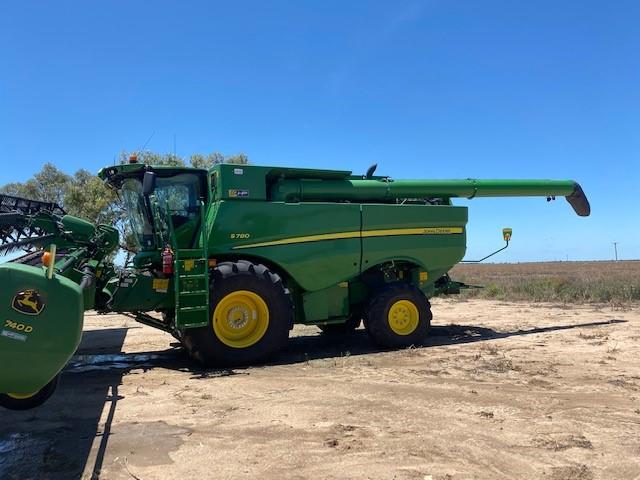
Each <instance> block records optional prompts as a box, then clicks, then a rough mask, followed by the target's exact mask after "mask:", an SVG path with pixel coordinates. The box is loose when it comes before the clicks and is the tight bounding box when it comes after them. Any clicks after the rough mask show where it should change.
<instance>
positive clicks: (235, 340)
mask: <svg viewBox="0 0 640 480" xmlns="http://www.w3.org/2000/svg"><path fill="white" fill-rule="evenodd" d="M292 324H293V311H292V307H291V301H290V298H289V292H288V291H287V290H286V289H285V287H284V285H283V283H282V279H281V278H280V276H279V275H278V274H276V273H274V272H272V271H270V270H269V269H268V268H267V267H265V266H264V265H261V264H254V263H251V262H248V261H245V260H240V261H237V262H224V263H221V264H219V265H218V266H217V267H216V268H215V269H214V270H213V273H212V280H211V285H210V293H209V325H207V326H205V327H199V328H190V329H186V330H185V331H184V332H183V335H182V341H183V344H184V345H185V346H186V347H187V349H188V350H189V352H190V354H191V356H192V357H193V358H195V359H196V360H197V361H198V362H200V363H202V364H203V365H205V366H231V365H245V364H250V363H256V362H263V361H265V360H266V359H268V358H269V357H270V356H271V355H273V354H274V353H275V352H276V351H278V350H279V349H280V348H281V347H282V346H283V345H284V344H285V343H286V341H287V339H288V336H289V329H290V328H291V326H292Z"/></svg>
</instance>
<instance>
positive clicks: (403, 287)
mask: <svg viewBox="0 0 640 480" xmlns="http://www.w3.org/2000/svg"><path fill="white" fill-rule="evenodd" d="M432 317H433V316H432V314H431V305H430V304H429V301H428V300H427V298H426V297H425V296H424V294H423V293H422V291H420V290H419V289H418V288H416V287H414V286H413V285H410V284H407V283H392V284H389V285H387V286H385V287H383V288H382V289H381V290H379V291H378V292H377V293H376V294H374V296H373V298H372V299H371V300H370V301H369V304H368V305H367V308H366V310H365V315H364V325H365V327H366V329H367V332H368V333H369V336H370V337H371V338H372V339H373V341H374V342H375V343H377V344H378V345H380V346H381V347H384V348H402V347H409V346H411V345H419V344H421V343H422V342H423V341H424V339H425V337H426V336H427V334H428V333H429V327H430V325H431V318H432Z"/></svg>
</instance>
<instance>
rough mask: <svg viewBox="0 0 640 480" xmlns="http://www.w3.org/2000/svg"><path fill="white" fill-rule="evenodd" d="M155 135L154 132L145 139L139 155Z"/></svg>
mask: <svg viewBox="0 0 640 480" xmlns="http://www.w3.org/2000/svg"><path fill="white" fill-rule="evenodd" d="M155 134H156V131H155V130H154V131H153V133H152V134H151V135H150V136H149V138H147V141H146V142H144V145H142V148H141V149H140V153H142V152H143V151H144V149H145V147H146V146H147V145H149V142H150V141H151V139H152V138H153V136H154V135H155Z"/></svg>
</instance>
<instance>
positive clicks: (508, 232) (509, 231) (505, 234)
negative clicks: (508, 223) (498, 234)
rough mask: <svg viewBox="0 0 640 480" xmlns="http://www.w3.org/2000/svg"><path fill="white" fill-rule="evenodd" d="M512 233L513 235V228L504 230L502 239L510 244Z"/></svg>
mask: <svg viewBox="0 0 640 480" xmlns="http://www.w3.org/2000/svg"><path fill="white" fill-rule="evenodd" d="M512 233H513V230H512V229H511V228H503V229H502V238H504V241H505V242H507V243H509V240H511V234H512Z"/></svg>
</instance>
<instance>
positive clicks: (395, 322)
mask: <svg viewBox="0 0 640 480" xmlns="http://www.w3.org/2000/svg"><path fill="white" fill-rule="evenodd" d="M374 170H375V167H372V168H371V169H369V171H368V172H367V174H365V175H360V176H358V175H352V173H351V172H349V171H338V170H315V169H302V168H279V167H264V166H244V165H243V166H239V165H232V164H223V165H217V166H215V167H213V168H212V169H210V170H204V169H195V168H175V167H166V166H151V165H144V164H141V163H137V160H136V159H135V158H133V157H132V159H131V163H129V164H123V165H118V166H113V167H107V168H103V169H102V170H100V172H99V173H98V175H99V177H100V178H101V179H103V180H104V181H105V183H106V184H107V185H108V186H109V187H111V188H114V189H116V190H117V191H118V192H119V195H120V197H121V199H122V201H123V202H124V205H125V208H126V210H127V214H128V219H129V221H130V226H131V230H132V232H133V234H134V236H135V240H136V242H137V244H138V249H137V253H136V255H135V257H134V258H133V264H132V266H131V267H130V268H125V269H120V268H116V267H114V265H113V264H112V263H111V260H110V259H111V258H112V257H113V254H114V252H115V251H116V250H117V249H118V248H119V238H118V231H117V230H116V229H115V228H114V227H112V226H110V225H93V224H91V223H89V222H86V221H84V220H82V219H80V218H76V217H73V216H70V215H67V214H65V212H64V210H63V209H62V208H61V207H59V206H58V205H56V204H51V203H44V202H37V201H32V200H27V199H22V198H17V197H11V196H7V195H0V249H1V251H3V252H5V253H6V252H8V251H10V250H19V249H22V250H25V251H26V254H24V255H23V256H21V257H19V258H17V259H14V260H13V261H10V262H7V263H4V264H2V265H0V284H2V285H3V288H2V290H1V291H0V305H1V306H2V312H3V313H4V315H3V317H2V319H1V321H2V325H1V326H0V392H3V393H0V405H2V406H5V407H7V408H11V409H27V408H32V407H35V406H38V405H40V404H42V403H43V402H44V401H45V400H47V398H49V397H50V396H51V394H52V393H53V391H54V390H55V387H56V384H57V381H58V377H59V374H60V371H61V370H62V369H63V368H64V366H65V365H66V364H67V362H68V361H69V359H70V358H71V356H72V355H73V353H74V352H75V350H76V348H77V347H78V344H79V342H80V339H81V336H82V326H83V313H84V311H86V310H89V309H95V310H96V311H98V312H104V313H106V312H118V313H122V314H125V315H129V316H131V317H133V318H135V319H136V320H137V321H139V322H141V323H143V324H145V325H150V326H153V327H156V328H159V329H161V330H164V331H166V332H170V333H171V334H173V335H174V336H175V337H177V338H178V339H179V340H180V341H181V343H182V344H183V345H184V347H185V348H186V350H187V351H188V352H189V353H190V354H191V356H192V357H193V358H194V359H195V360H197V361H198V362H200V363H202V364H204V365H206V366H213V365H241V364H249V363H255V362H262V361H264V360H265V359H267V358H268V357H269V356H270V355H272V354H274V353H275V352H277V351H278V350H279V349H280V348H282V347H283V345H284V344H285V343H286V341H287V338H288V335H289V331H290V330H291V328H292V327H293V325H294V324H295V323H301V324H307V325H317V326H318V327H319V328H320V329H321V330H322V331H323V332H325V333H327V334H338V333H341V332H342V333H345V332H350V331H353V330H354V329H356V328H357V327H358V326H359V325H360V323H361V321H362V320H364V325H365V327H366V329H367V332H368V333H369V335H370V337H371V339H372V340H373V341H374V342H376V343H377V344H378V345H380V346H382V347H386V348H400V347H406V346H410V345H417V344H420V343H421V342H422V341H423V340H424V338H425V337H426V335H427V334H428V331H429V325H430V322H431V318H432V314H431V309H430V304H429V298H430V297H433V296H435V295H441V294H453V293H458V292H459V291H460V289H461V288H464V287H465V285H464V284H461V283H459V282H455V281H453V280H451V279H450V278H449V276H448V275H447V272H448V271H449V270H450V269H451V268H452V267H453V266H454V265H455V264H457V263H458V262H460V261H461V260H462V258H463V257H464V255H465V250H466V231H465V226H466V223H467V207H464V206H454V205H453V204H452V202H451V200H452V199H453V198H468V199H470V198H475V197H514V196H542V197H546V198H547V199H548V200H550V199H553V198H555V196H564V197H566V199H567V200H568V201H569V203H570V204H571V206H572V207H573V209H574V210H575V211H576V213H577V214H578V215H581V216H587V215H589V213H590V207H589V203H588V201H587V199H586V197H585V195H584V193H583V191H582V189H581V188H580V185H578V184H577V183H576V182H574V181H570V180H568V181H555V180H472V179H466V180H393V179H391V178H389V177H382V176H374ZM510 237H511V231H510V230H509V229H505V231H504V238H505V240H506V242H507V245H508V242H509V239H510ZM505 248H506V247H505Z"/></svg>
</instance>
